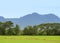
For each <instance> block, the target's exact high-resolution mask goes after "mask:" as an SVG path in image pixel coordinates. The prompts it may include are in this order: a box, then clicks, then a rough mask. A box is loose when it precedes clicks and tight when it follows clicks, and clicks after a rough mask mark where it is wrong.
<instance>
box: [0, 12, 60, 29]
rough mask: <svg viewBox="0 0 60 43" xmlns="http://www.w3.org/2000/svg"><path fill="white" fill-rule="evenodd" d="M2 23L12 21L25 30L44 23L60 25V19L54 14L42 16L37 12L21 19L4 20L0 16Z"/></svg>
mask: <svg viewBox="0 0 60 43" xmlns="http://www.w3.org/2000/svg"><path fill="white" fill-rule="evenodd" d="M0 21H1V22H2V21H3V22H5V21H12V22H13V23H14V25H16V24H18V25H19V26H21V28H24V27H25V26H28V25H38V24H42V23H60V18H59V17H58V16H56V15H54V14H45V15H41V14H38V13H36V12H35V13H32V14H28V15H25V16H23V17H21V18H4V17H2V16H0Z"/></svg>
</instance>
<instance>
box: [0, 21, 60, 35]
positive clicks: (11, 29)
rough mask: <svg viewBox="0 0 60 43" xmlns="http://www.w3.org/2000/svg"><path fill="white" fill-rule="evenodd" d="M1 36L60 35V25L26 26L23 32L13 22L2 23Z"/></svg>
mask: <svg viewBox="0 0 60 43" xmlns="http://www.w3.org/2000/svg"><path fill="white" fill-rule="evenodd" d="M0 35H60V23H46V24H40V25H34V26H26V27H25V28H24V29H23V30H21V28H20V27H19V25H18V24H16V26H14V25H13V23H12V22H11V21H6V22H0Z"/></svg>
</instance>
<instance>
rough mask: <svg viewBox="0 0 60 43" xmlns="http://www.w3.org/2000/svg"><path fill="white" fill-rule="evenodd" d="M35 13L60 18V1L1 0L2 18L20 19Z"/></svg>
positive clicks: (0, 13)
mask: <svg viewBox="0 0 60 43" xmlns="http://www.w3.org/2000/svg"><path fill="white" fill-rule="evenodd" d="M33 12H37V13H39V14H41V15H44V14H49V13H53V14H55V15H57V16H58V17H60V0H0V16H3V17H5V18H20V17H23V16H25V15H27V14H32V13H33Z"/></svg>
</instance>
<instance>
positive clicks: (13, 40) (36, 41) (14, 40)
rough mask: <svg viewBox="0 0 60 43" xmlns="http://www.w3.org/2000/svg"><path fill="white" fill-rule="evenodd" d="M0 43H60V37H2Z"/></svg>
mask: <svg viewBox="0 0 60 43" xmlns="http://www.w3.org/2000/svg"><path fill="white" fill-rule="evenodd" d="M0 43H60V36H0Z"/></svg>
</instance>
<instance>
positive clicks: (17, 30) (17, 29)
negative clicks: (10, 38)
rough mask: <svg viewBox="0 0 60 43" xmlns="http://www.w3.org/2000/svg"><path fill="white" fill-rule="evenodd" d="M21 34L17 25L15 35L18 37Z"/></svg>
mask: <svg viewBox="0 0 60 43" xmlns="http://www.w3.org/2000/svg"><path fill="white" fill-rule="evenodd" d="M19 32H20V28H19V25H16V27H15V33H16V35H18V34H19Z"/></svg>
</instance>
